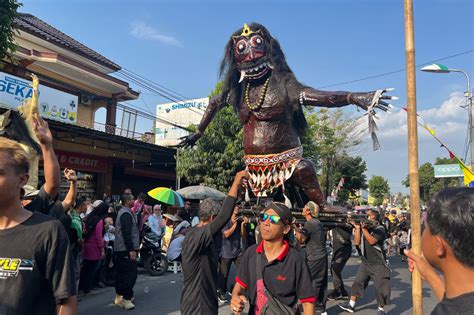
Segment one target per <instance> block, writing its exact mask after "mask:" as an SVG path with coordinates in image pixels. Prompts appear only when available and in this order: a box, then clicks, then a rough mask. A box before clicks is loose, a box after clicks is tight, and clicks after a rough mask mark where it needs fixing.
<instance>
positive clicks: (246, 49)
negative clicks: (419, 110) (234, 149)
mask: <svg viewBox="0 0 474 315" xmlns="http://www.w3.org/2000/svg"><path fill="white" fill-rule="evenodd" d="M220 74H221V77H222V79H223V89H222V93H221V94H220V95H216V96H215V97H213V98H212V99H211V100H210V101H209V106H208V107H207V109H206V112H205V113H204V116H203V117H202V120H201V122H200V124H199V126H198V128H197V131H196V132H195V133H194V134H191V135H189V136H187V137H185V138H184V139H183V141H182V142H181V145H182V146H184V147H187V146H192V145H193V144H194V143H195V142H196V141H197V140H198V139H199V138H200V137H201V136H202V133H203V132H204V130H205V129H206V127H207V126H208V124H209V123H210V122H211V120H212V119H213V117H214V116H215V115H216V113H217V112H218V111H219V110H220V109H221V108H223V107H224V106H226V105H227V104H231V105H232V106H233V107H234V109H235V111H236V112H237V114H238V115H239V117H240V121H241V123H242V124H243V128H244V133H243V135H244V140H243V148H244V153H245V156H244V159H245V164H246V165H247V168H248V171H249V173H250V178H249V184H250V187H251V189H252V191H253V193H254V194H255V195H256V196H258V197H265V196H268V194H270V193H272V192H273V191H274V190H275V189H276V188H278V187H282V188H283V192H284V190H285V184H291V185H294V186H296V187H299V188H300V189H302V190H303V191H304V193H305V194H306V195H307V197H308V198H309V199H310V200H312V201H314V202H316V203H317V204H318V205H319V206H320V209H321V210H324V207H325V206H326V199H325V197H324V195H323V193H322V192H321V189H320V187H319V183H318V180H317V177H316V170H315V167H314V165H313V163H312V162H310V161H309V160H306V159H304V158H303V149H302V147H301V142H300V136H301V135H302V134H303V132H304V131H305V128H306V126H307V124H306V119H305V116H304V114H303V106H320V107H341V106H346V105H349V104H354V105H356V106H359V107H361V108H363V109H365V110H367V111H368V115H369V129H371V133H372V138H373V140H374V141H375V142H376V140H377V139H376V136H375V132H374V129H375V124H374V122H373V119H372V120H371V118H372V115H373V114H374V109H375V108H379V109H381V110H384V111H386V110H387V109H388V108H389V106H390V105H389V104H388V103H386V102H384V101H383V100H382V99H387V100H388V99H391V98H392V97H390V96H385V95H383V94H384V93H385V92H386V91H387V90H378V91H375V92H368V93H352V92H328V91H320V90H316V89H314V88H311V87H309V86H305V85H304V84H302V83H300V82H298V80H297V79H296V77H295V75H294V74H293V72H292V71H291V69H290V67H289V66H288V64H287V63H286V60H285V56H284V54H283V52H282V50H281V48H280V44H279V43H278V41H277V40H276V39H274V38H273V37H272V36H271V35H270V33H269V32H268V30H267V29H266V28H265V27H264V26H263V25H260V24H257V23H252V24H251V25H250V26H248V25H247V24H245V25H244V27H243V28H241V29H239V30H238V31H236V32H235V33H234V34H233V35H232V36H231V38H230V40H229V42H228V44H227V46H226V48H225V56H224V59H223V60H222V63H221V67H220ZM374 146H375V144H374ZM326 210H328V209H326Z"/></svg>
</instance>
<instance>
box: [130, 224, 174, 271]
mask: <svg viewBox="0 0 474 315" xmlns="http://www.w3.org/2000/svg"><path fill="white" fill-rule="evenodd" d="M160 240H161V238H157V237H156V236H155V235H154V234H153V233H151V229H150V227H148V226H147V225H146V224H145V226H144V235H143V239H142V242H141V244H140V250H139V251H138V258H137V263H138V266H139V267H142V268H144V269H145V270H146V271H147V272H148V273H149V274H150V275H152V276H161V275H163V274H164V273H165V272H166V271H167V270H168V259H167V258H166V255H165V254H164V252H163V250H162V249H161V246H160Z"/></svg>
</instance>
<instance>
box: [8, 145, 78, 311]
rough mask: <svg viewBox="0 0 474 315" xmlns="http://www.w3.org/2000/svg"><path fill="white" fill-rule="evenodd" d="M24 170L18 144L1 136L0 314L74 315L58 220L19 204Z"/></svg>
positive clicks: (70, 270) (71, 273)
mask: <svg viewBox="0 0 474 315" xmlns="http://www.w3.org/2000/svg"><path fill="white" fill-rule="evenodd" d="M29 168H30V164H29V161H28V156H27V154H26V152H25V151H24V150H23V149H22V148H21V147H20V145H19V144H18V143H17V142H15V141H12V140H9V139H6V138H4V137H0V200H1V201H2V203H1V206H0V255H1V257H2V264H1V266H0V270H1V271H0V314H2V315H29V314H39V315H43V314H59V315H69V314H71V315H72V314H76V295H77V289H76V286H75V281H74V269H73V266H72V258H71V251H70V244H69V239H68V237H67V233H66V230H65V229H64V227H63V226H62V225H61V223H60V222H59V221H58V220H55V219H52V218H51V217H49V216H46V215H44V214H42V213H40V211H28V210H26V209H25V208H24V207H23V206H22V205H21V202H20V198H19V195H20V190H21V188H22V187H23V186H24V185H25V184H26V183H27V181H28V178H29V174H28V172H29Z"/></svg>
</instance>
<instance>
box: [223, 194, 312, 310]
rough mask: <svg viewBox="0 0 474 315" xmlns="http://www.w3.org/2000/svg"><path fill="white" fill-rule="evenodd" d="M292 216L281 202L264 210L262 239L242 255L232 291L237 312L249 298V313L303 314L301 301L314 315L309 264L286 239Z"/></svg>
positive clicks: (234, 308) (233, 305) (272, 204)
mask: <svg viewBox="0 0 474 315" xmlns="http://www.w3.org/2000/svg"><path fill="white" fill-rule="evenodd" d="M292 218H293V217H292V214H291V210H290V209H289V208H288V207H287V206H285V205H284V204H282V203H279V202H272V203H270V204H269V205H268V206H267V207H265V209H264V210H263V215H262V219H261V222H260V225H259V227H260V233H261V236H262V241H261V242H260V243H259V244H258V245H253V246H250V247H249V248H248V249H247V251H246V252H245V254H244V256H243V257H242V260H241V263H240V266H239V270H238V272H237V277H236V279H235V280H236V284H235V286H234V289H233V291H232V301H231V305H230V310H231V311H232V312H233V313H237V314H240V313H241V312H242V311H243V309H244V307H245V304H246V303H247V301H249V302H250V309H249V314H262V313H263V312H264V311H265V314H299V312H298V301H299V302H300V303H301V304H302V306H303V312H304V314H305V315H314V302H315V300H316V298H315V295H314V290H313V287H312V285H311V275H310V273H309V269H308V266H307V265H306V263H305V261H304V259H303V257H302V256H301V254H300V253H299V252H298V251H297V250H296V249H294V248H291V247H290V246H289V244H288V241H286V240H285V238H286V237H287V236H288V234H289V233H290V231H291V222H292Z"/></svg>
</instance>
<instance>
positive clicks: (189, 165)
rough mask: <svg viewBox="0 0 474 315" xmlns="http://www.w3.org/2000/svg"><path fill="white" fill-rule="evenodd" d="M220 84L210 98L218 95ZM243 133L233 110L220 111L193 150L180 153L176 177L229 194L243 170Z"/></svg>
mask: <svg viewBox="0 0 474 315" xmlns="http://www.w3.org/2000/svg"><path fill="white" fill-rule="evenodd" d="M221 88H222V84H221V83H218V84H217V85H216V87H215V89H214V91H213V92H212V93H211V95H210V96H213V95H215V94H218V93H219V92H220V90H221ZM242 141H243V131H242V126H241V124H240V121H239V119H238V117H237V115H236V114H235V113H234V110H233V108H232V107H231V106H227V107H225V108H223V109H222V110H220V111H219V113H218V114H217V115H216V116H215V117H214V119H213V120H212V122H211V123H210V124H209V126H208V127H207V128H206V131H205V132H204V134H203V136H202V138H201V139H200V140H199V141H198V142H197V145H196V146H195V147H194V148H189V149H184V150H180V151H179V154H178V165H177V167H176V171H177V175H178V176H180V177H184V178H185V179H186V181H188V182H189V183H192V184H201V183H202V184H204V185H206V186H209V187H213V188H216V189H218V190H220V191H227V189H228V188H229V186H230V185H231V184H232V179H233V176H234V174H235V173H236V172H237V171H239V170H242V169H243V168H244V167H245V166H244V162H243V154H244V153H243V148H242Z"/></svg>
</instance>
